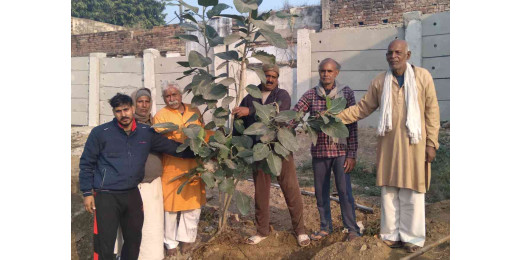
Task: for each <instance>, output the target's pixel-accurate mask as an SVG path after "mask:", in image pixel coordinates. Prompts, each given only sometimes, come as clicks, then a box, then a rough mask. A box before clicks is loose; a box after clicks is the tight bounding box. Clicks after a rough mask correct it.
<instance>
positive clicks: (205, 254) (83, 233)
mask: <svg viewBox="0 0 520 260" xmlns="http://www.w3.org/2000/svg"><path fill="white" fill-rule="evenodd" d="M89 131H90V128H87V127H81V128H76V127H74V128H72V134H71V135H72V158H71V163H72V187H73V189H72V191H73V193H72V194H71V202H72V212H71V233H72V234H71V245H72V248H71V249H72V259H91V255H92V234H91V230H92V216H91V215H90V214H88V213H86V212H85V211H84V209H83V207H82V205H81V203H82V198H81V195H80V194H79V193H78V184H77V178H78V175H77V174H78V172H79V170H78V163H79V156H81V152H82V148H83V143H84V142H85V141H86V136H87V135H88V133H89ZM298 140H299V141H300V143H299V145H300V149H299V151H297V152H296V153H295V159H296V166H297V168H298V167H299V168H300V169H301V168H305V167H307V166H308V162H309V160H310V152H309V149H310V141H309V139H308V138H307V137H306V136H305V135H300V136H299V137H298ZM359 141H360V145H359V146H360V148H359V150H358V160H363V161H364V162H365V164H364V167H367V168H371V167H372V166H373V164H374V162H375V156H376V155H375V145H376V142H377V140H376V138H375V130H374V129H360V131H359ZM306 165H307V166H306ZM367 171H368V169H367ZM298 174H299V173H298ZM301 177H305V178H309V176H307V175H305V176H304V174H302V175H301V176H299V178H301ZM352 182H353V186H355V185H356V180H354V179H353V180H352ZM274 183H276V181H274ZM300 183H301V180H300ZM310 183H312V179H310ZM302 188H304V189H306V190H310V191H312V185H302ZM235 192H240V193H243V194H245V195H247V196H249V197H250V198H251V203H250V209H251V210H250V213H249V214H248V215H246V216H242V215H240V213H239V212H238V209H237V208H236V206H235V203H234V202H232V205H231V207H230V216H229V221H228V224H229V229H228V230H227V231H225V232H223V233H221V234H220V236H218V237H217V238H215V239H213V240H212V241H211V242H209V243H208V242H207V241H208V240H210V238H212V237H213V234H215V232H216V227H217V220H218V212H217V211H216V209H217V207H218V191H217V190H216V189H213V190H207V198H208V203H207V205H206V206H205V207H203V209H202V214H201V218H200V223H199V233H198V237H197V242H196V243H197V246H196V249H195V250H194V251H193V252H192V253H191V255H180V254H179V255H177V256H174V257H170V258H169V259H262V260H266V259H399V258H400V257H403V256H406V255H407V253H406V252H405V250H404V249H390V248H389V247H387V246H386V245H384V244H383V243H382V241H381V240H379V239H378V238H377V234H378V233H379V220H380V210H379V209H380V205H379V197H378V196H366V195H359V196H356V203H358V204H362V205H365V206H368V207H372V208H373V209H374V213H373V214H368V213H367V214H365V213H363V212H361V211H359V210H356V218H357V221H358V223H359V222H361V224H362V225H363V227H364V235H363V237H362V239H358V240H355V241H354V242H344V241H345V238H346V234H344V233H342V232H341V229H342V224H341V213H340V207H339V204H338V203H336V202H331V211H332V216H333V225H334V232H333V233H332V234H330V235H329V236H327V237H326V238H325V239H323V240H321V241H318V242H312V243H311V245H310V246H308V247H305V248H301V247H299V246H298V244H297V241H296V238H295V236H294V234H293V233H292V228H291V222H290V216H289V212H288V210H287V206H286V204H285V200H284V197H283V194H282V192H281V190H280V189H278V188H274V187H272V188H271V191H270V198H271V199H270V206H271V207H270V208H271V211H270V213H271V226H272V232H271V235H270V236H269V237H268V238H267V239H265V240H264V241H262V242H261V243H260V244H258V245H253V246H251V245H247V244H245V243H244V240H245V239H246V238H247V237H249V236H251V235H254V234H255V233H256V228H255V225H254V204H253V196H254V187H253V183H252V182H249V181H242V182H240V183H239V185H238V186H237V189H236V191H235ZM303 201H304V221H305V226H306V228H307V231H308V232H307V233H308V234H310V233H311V232H312V231H315V230H317V229H318V228H319V215H318V210H317V208H316V199H315V198H314V197H311V196H303ZM449 216H450V201H449V200H444V201H440V202H436V203H432V204H427V206H426V230H427V234H426V236H427V237H426V244H425V245H428V244H431V243H433V242H435V241H437V240H439V239H441V238H442V237H444V236H446V235H449V233H450V218H449ZM449 256H450V244H449V242H448V243H444V244H442V245H440V246H438V247H436V248H434V249H432V250H430V251H428V252H427V253H426V254H424V255H422V256H420V257H419V258H417V259H449Z"/></svg>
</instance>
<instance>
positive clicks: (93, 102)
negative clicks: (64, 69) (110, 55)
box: [88, 52, 107, 126]
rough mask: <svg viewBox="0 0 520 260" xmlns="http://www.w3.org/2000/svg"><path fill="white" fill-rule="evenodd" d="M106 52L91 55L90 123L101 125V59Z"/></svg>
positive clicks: (89, 81) (89, 77)
mask: <svg viewBox="0 0 520 260" xmlns="http://www.w3.org/2000/svg"><path fill="white" fill-rule="evenodd" d="M106 56H107V54H106V53H100V52H95V53H91V54H90V55H89V74H88V125H89V126H97V125H99V59H100V58H105V57H106Z"/></svg>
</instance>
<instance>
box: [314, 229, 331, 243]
mask: <svg viewBox="0 0 520 260" xmlns="http://www.w3.org/2000/svg"><path fill="white" fill-rule="evenodd" d="M328 235H329V233H328V232H327V231H323V230H320V231H319V232H314V234H311V239H312V240H314V241H319V240H322V239H323V238H324V237H326V236H328Z"/></svg>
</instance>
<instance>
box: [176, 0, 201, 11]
mask: <svg viewBox="0 0 520 260" xmlns="http://www.w3.org/2000/svg"><path fill="white" fill-rule="evenodd" d="M179 3H180V4H181V5H183V6H184V7H186V8H187V9H190V10H192V11H193V12H195V13H198V12H199V8H198V7H196V6H192V5H189V4H187V3H185V2H184V1H183V0H179Z"/></svg>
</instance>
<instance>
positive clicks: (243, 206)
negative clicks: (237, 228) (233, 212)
mask: <svg viewBox="0 0 520 260" xmlns="http://www.w3.org/2000/svg"><path fill="white" fill-rule="evenodd" d="M235 200H236V202H237V208H238V211H240V214H242V215H243V216H245V215H247V214H249V208H250V204H251V202H250V201H251V198H249V197H248V196H247V195H245V194H243V193H241V192H237V193H236V194H235Z"/></svg>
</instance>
